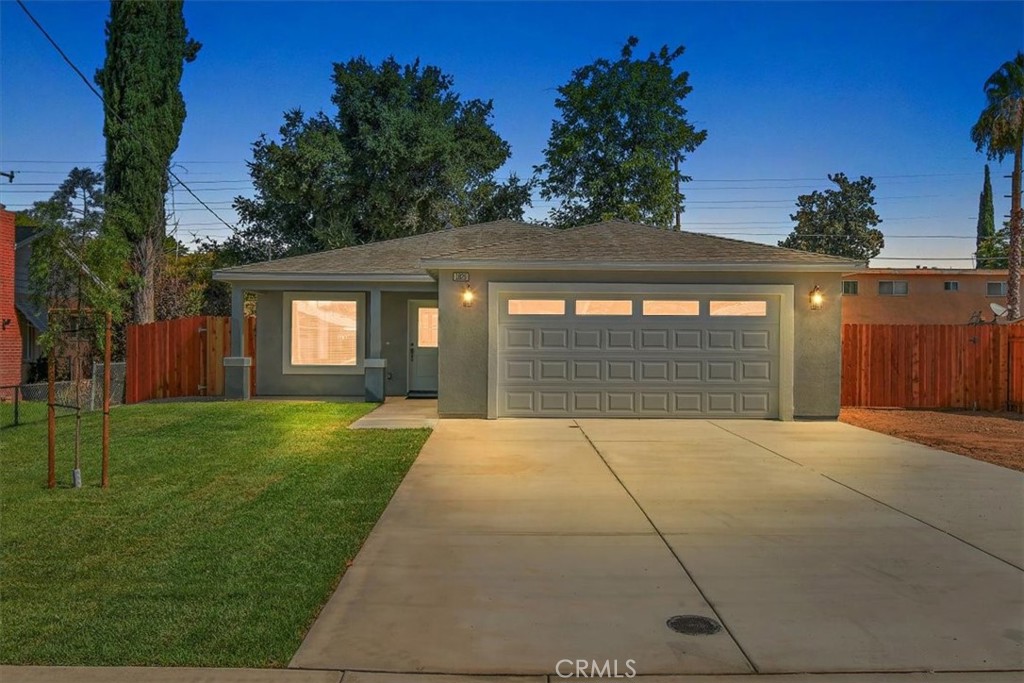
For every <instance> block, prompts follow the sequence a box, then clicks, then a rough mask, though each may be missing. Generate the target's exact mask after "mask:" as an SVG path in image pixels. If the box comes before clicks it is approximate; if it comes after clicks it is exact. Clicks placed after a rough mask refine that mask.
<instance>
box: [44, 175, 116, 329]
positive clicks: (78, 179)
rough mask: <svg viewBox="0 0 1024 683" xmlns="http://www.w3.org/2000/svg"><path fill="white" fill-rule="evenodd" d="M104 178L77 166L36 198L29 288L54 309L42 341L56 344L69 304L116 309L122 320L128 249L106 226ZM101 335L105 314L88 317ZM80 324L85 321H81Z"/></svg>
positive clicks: (68, 315) (68, 316) (47, 307)
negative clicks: (49, 192)
mask: <svg viewBox="0 0 1024 683" xmlns="http://www.w3.org/2000/svg"><path fill="white" fill-rule="evenodd" d="M105 204H106V202H105V196H104V191H103V177H102V176H101V175H100V174H98V173H96V172H95V171H93V170H92V169H88V168H74V169H72V170H71V172H70V173H69V174H68V177H67V178H66V179H65V180H64V182H62V183H61V185H60V187H58V188H57V191H56V192H54V194H53V195H52V196H51V197H50V199H48V200H46V201H42V202H36V203H35V204H34V205H33V207H32V209H31V210H29V212H28V219H29V220H28V221H26V224H32V225H34V226H35V231H34V234H35V239H34V240H33V241H32V256H31V260H30V262H29V287H30V293H31V296H32V299H33V301H34V303H35V304H36V306H38V307H39V308H40V309H42V310H45V311H50V315H49V329H48V330H47V333H46V334H44V335H43V337H42V339H41V342H42V344H43V347H44V348H46V349H53V348H56V347H57V346H58V344H59V342H60V341H61V340H60V339H59V337H60V333H61V331H62V329H63V327H65V326H66V324H65V323H66V322H67V321H68V320H70V319H72V318H76V316H73V314H71V312H70V310H69V309H74V308H83V309H92V310H93V311H94V312H96V313H97V314H98V313H101V312H106V311H110V312H111V313H112V314H113V315H114V318H115V319H120V317H121V312H122V310H123V303H124V298H123V296H122V293H121V289H120V288H119V285H120V284H121V283H122V282H123V281H124V278H125V260H126V257H127V249H126V245H125V243H124V241H123V240H122V239H121V237H120V236H119V235H116V234H112V233H108V232H105V231H103V230H101V226H102V225H103V221H104V219H105V214H106V211H105ZM83 321H85V322H84V324H86V325H88V326H91V333H92V334H93V335H94V338H95V339H96V340H97V344H98V345H99V340H100V337H101V333H102V322H103V320H102V317H100V316H99V315H94V316H87V317H86V318H83ZM75 324H79V323H78V322H76V323H75Z"/></svg>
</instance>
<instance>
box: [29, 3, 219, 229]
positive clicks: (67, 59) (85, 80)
mask: <svg viewBox="0 0 1024 683" xmlns="http://www.w3.org/2000/svg"><path fill="white" fill-rule="evenodd" d="M16 2H17V3H18V6H19V7H21V9H22V11H23V12H24V13H25V16H27V17H28V18H29V20H31V22H32V23H33V24H35V27H36V28H37V29H39V32H40V33H42V34H43V36H44V37H45V38H46V40H48V41H49V43H50V45H52V46H53V49H55V50H56V51H57V54H59V55H60V56H61V58H63V60H64V61H65V62H66V63H67V65H68V66H69V67H71V69H72V70H73V71H74V72H75V73H76V74H78V77H79V78H80V79H82V82H83V83H85V86H86V87H87V88H89V90H91V91H92V94H93V95H95V96H96V97H97V98H98V99H99V101H100V102H101V103H102V104H103V111H104V112H107V111H108V110H109V112H110V113H111V114H113V115H114V116H115V117H117V120H118V122H119V123H120V124H121V125H123V126H127V124H126V123H125V121H124V119H122V118H121V115H120V114H118V113H117V112H116V111H113V110H112V109H109V108H108V107H107V101H106V100H105V99H104V98H103V95H102V94H101V93H100V91H99V90H97V89H96V88H95V86H93V84H92V83H91V82H89V79H88V78H86V77H85V74H84V73H82V70H81V69H79V68H78V67H77V66H76V65H75V63H74V62H73V61H71V58H70V57H68V56H67V54H66V53H65V52H64V50H62V49H61V47H60V45H58V44H57V41H56V40H54V39H53V37H52V36H51V35H50V34H49V33H47V31H46V29H45V28H43V25H42V24H40V23H39V20H37V19H36V18H35V17H34V16H33V15H32V13H31V12H30V11H29V10H28V7H26V6H25V3H24V0H16ZM145 142H149V141H148V140H146V141H145ZM167 174H168V175H169V176H171V177H172V178H174V180H175V181H176V182H177V183H178V184H179V185H181V187H183V188H184V189H185V191H186V192H188V193H189V194H190V195H192V197H193V198H194V199H195V200H196V201H197V202H199V203H200V204H202V205H203V206H204V207H205V208H206V210H207V211H209V212H210V213H211V214H212V215H213V216H214V217H215V218H216V219H217V220H218V221H220V222H221V223H223V224H224V225H225V226H226V227H228V228H231V229H234V226H232V225H231V224H230V223H228V222H227V221H226V220H224V219H223V218H221V217H220V215H219V214H218V213H217V212H216V211H214V210H213V209H212V208H210V207H209V206H207V205H206V203H205V202H204V201H203V200H202V199H201V198H200V197H199V195H197V194H196V193H195V192H194V191H193V190H192V188H190V187H189V186H188V185H187V184H186V183H185V182H184V181H183V180H182V179H181V178H179V177H178V176H177V174H176V173H175V172H174V171H172V170H171V169H170V168H168V169H167Z"/></svg>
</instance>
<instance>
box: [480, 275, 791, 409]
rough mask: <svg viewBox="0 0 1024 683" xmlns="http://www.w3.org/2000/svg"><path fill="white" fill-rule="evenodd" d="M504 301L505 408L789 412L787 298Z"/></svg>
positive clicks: (500, 394)
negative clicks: (785, 391) (785, 407)
mask: <svg viewBox="0 0 1024 683" xmlns="http://www.w3.org/2000/svg"><path fill="white" fill-rule="evenodd" d="M497 298H498V300H497V305H498V307H499V309H498V318H497V322H498V329H497V331H498V343H497V354H498V358H497V372H498V376H497V387H496V394H497V395H496V402H497V405H496V412H497V416H498V417H569V416H572V417H593V416H621V417H707V416H714V417H744V418H774V417H778V416H779V370H780V339H779V336H780V335H779V318H780V315H779V314H780V299H779V297H777V296H765V295H762V296H756V295H743V294H736V293H734V292H730V293H728V294H721V295H716V294H714V293H710V294H703V293H702V294H701V295H699V296H698V295H686V294H671V293H665V292H664V291H652V292H649V293H643V292H641V293H629V294H611V293H607V292H587V290H586V289H585V288H581V290H580V291H578V292H572V293H559V294H539V293H516V292H502V293H500V294H499V296H498V297H497Z"/></svg>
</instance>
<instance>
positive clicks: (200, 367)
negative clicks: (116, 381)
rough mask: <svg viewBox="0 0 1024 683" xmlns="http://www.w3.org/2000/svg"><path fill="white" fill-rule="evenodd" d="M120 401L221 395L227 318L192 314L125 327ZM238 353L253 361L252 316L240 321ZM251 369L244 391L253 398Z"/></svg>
mask: <svg viewBox="0 0 1024 683" xmlns="http://www.w3.org/2000/svg"><path fill="white" fill-rule="evenodd" d="M126 340H127V349H126V353H125V361H126V365H127V367H126V372H127V377H126V378H125V401H126V402H127V403H138V402H139V401H148V400H151V399H155V398H174V397H184V396H223V395H224V357H225V356H227V355H229V354H230V353H231V319H230V318H226V317H217V316H194V317H190V318H178V319H175V320H163V321H159V322H155V323H149V324H146V325H129V326H128V330H127V335H126ZM245 347H246V348H245V349H244V353H245V354H246V355H247V356H249V357H250V358H255V357H256V318H255V316H250V317H248V318H246V344H245ZM255 389H256V373H255V366H254V367H253V372H252V377H251V381H250V391H251V393H252V394H253V395H255V393H256V391H255Z"/></svg>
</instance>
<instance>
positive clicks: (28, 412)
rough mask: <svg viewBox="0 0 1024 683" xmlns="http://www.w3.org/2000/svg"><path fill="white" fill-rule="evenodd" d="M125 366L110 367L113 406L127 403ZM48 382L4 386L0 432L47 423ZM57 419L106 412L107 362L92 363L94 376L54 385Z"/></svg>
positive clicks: (121, 364) (2, 389) (0, 410)
mask: <svg viewBox="0 0 1024 683" xmlns="http://www.w3.org/2000/svg"><path fill="white" fill-rule="evenodd" d="M124 385H125V364H124V363H111V364H110V405H112V406H116V405H121V404H123V403H124ZM47 389H48V387H47V383H46V382H34V383H32V384H19V385H17V386H0V429H3V428H6V427H13V426H16V425H20V424H27V423H30V422H38V421H43V420H46V399H47ZM54 391H55V393H56V413H57V417H58V418H60V417H64V416H67V415H74V414H75V412H76V411H77V410H78V408H79V407H81V410H82V411H83V412H91V411H94V410H102V409H103V363H93V364H92V376H91V377H88V378H86V379H79V380H75V381H71V380H65V381H60V382H55V383H54Z"/></svg>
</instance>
